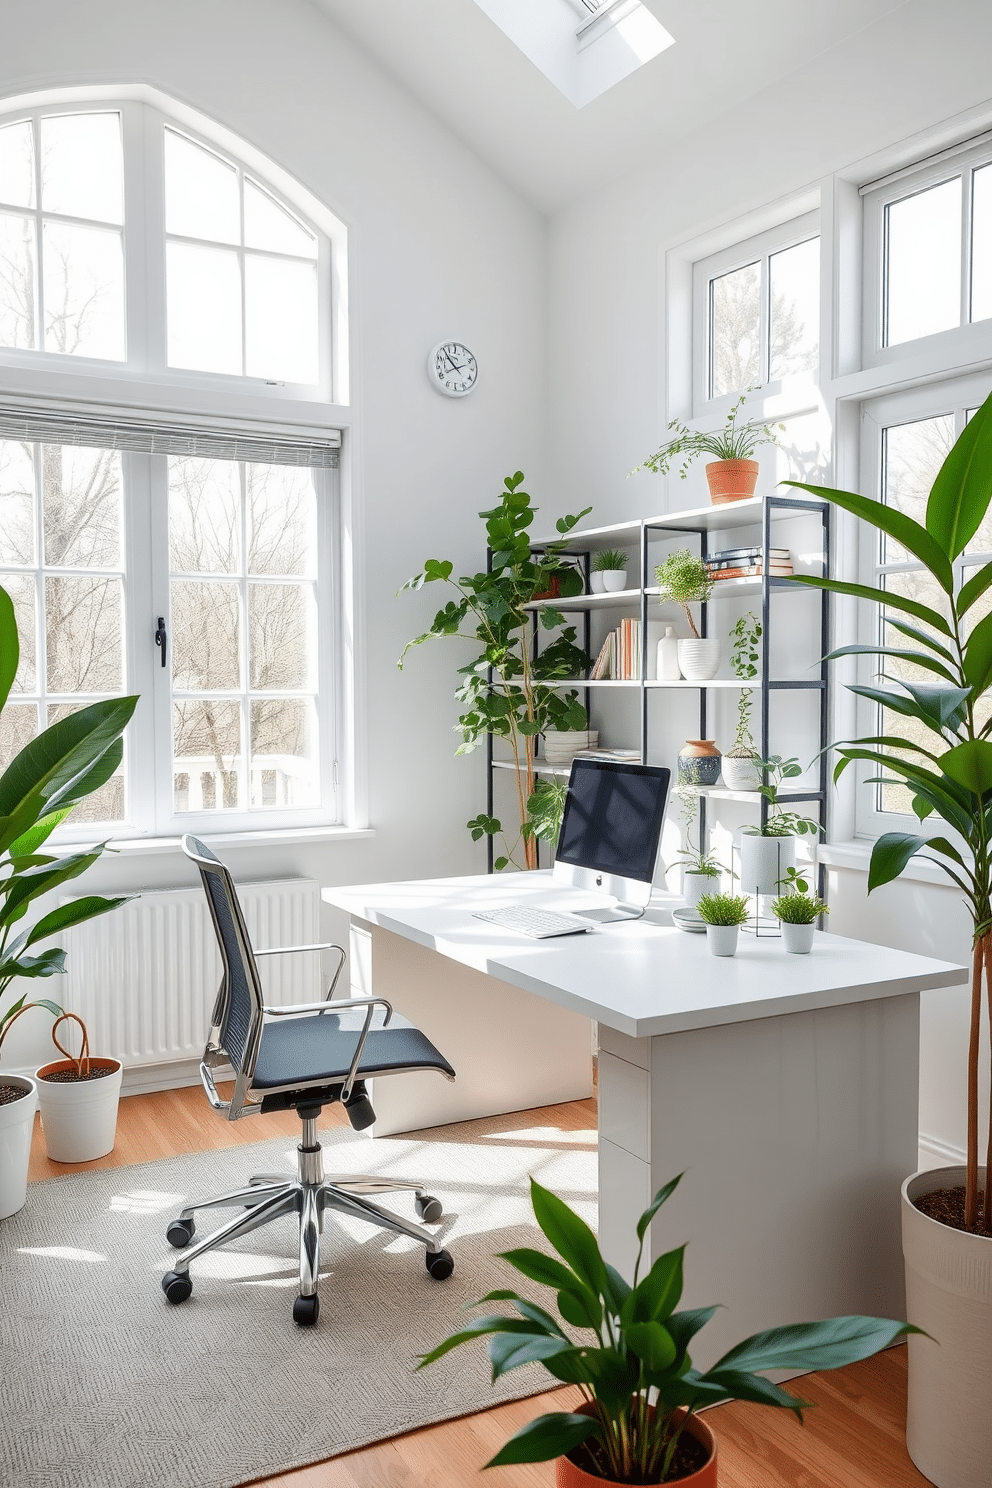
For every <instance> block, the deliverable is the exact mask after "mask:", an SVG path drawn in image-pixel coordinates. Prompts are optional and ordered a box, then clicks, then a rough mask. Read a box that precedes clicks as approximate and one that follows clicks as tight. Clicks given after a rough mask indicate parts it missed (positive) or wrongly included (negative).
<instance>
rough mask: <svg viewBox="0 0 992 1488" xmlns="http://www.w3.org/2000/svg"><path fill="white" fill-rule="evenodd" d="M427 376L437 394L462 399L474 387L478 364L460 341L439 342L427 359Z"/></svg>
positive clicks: (477, 374)
mask: <svg viewBox="0 0 992 1488" xmlns="http://www.w3.org/2000/svg"><path fill="white" fill-rule="evenodd" d="M427 375H428V377H429V378H430V380H431V382H432V384H433V386H434V387H435V388H436V389H437V391H438V392H439V393H444V394H445V395H446V396H447V397H449V398H464V397H465V396H466V394H468V393H470V392H471V391H472V389H473V388H474V387H475V384H476V381H477V380H478V376H479V364H478V362H477V361H476V360H475V357H474V356H473V355H472V353H471V352H470V351H469V349H468V347H467V346H463V345H462V343H461V342H460V341H439V342H438V344H437V346H435V347H434V349H433V351H432V352H431V354H430V356H429V357H428V358H427Z"/></svg>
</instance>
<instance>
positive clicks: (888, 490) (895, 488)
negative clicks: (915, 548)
mask: <svg viewBox="0 0 992 1488" xmlns="http://www.w3.org/2000/svg"><path fill="white" fill-rule="evenodd" d="M882 441H883V442H882V453H883V466H882V468H883V472H884V477H883V487H882V499H883V500H884V501H885V502H887V504H888V505H889V506H895V507H898V508H899V510H900V511H903V512H905V513H906V515H907V516H909V517H912V519H913V521H914V522H919V523H921V524H922V523H923V522H924V521H925V519H926V507H927V498H928V496H929V495H930V487H931V486H932V485H933V483H934V481H935V479H936V477H937V472H938V470H939V469H940V467H941V465H943V463H944V461H945V459H946V458H947V455H948V453H949V451H950V448H951V445H952V444H953V443H954V418H953V415H952V414H949V413H947V414H941V415H940V416H939V417H938V418H930V419H919V420H917V422H916V423H912V424H896V425H894V426H893V427H892V428H890V429H885V430H883V434H882ZM882 542H883V548H882V562H883V563H899V562H902V561H903V560H904V559H906V558H909V557H911V554H909V553H907V552H906V549H905V548H904V547H903V546H902V544H901V543H897V542H894V541H893V539H892V538H890V537H884V538H883V539H882Z"/></svg>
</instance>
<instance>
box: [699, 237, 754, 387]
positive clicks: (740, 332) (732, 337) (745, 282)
mask: <svg viewBox="0 0 992 1488" xmlns="http://www.w3.org/2000/svg"><path fill="white" fill-rule="evenodd" d="M710 340H711V346H712V370H711V374H710V382H711V386H710V397H712V398H719V397H721V396H722V395H723V394H724V393H741V392H743V391H744V389H745V388H749V387H754V386H756V385H757V384H758V383H760V382H761V265H760V264H757V263H754V264H748V265H747V266H746V268H743V269H735V270H734V272H733V273H732V274H722V275H721V276H720V278H719V279H713V280H711V281H710Z"/></svg>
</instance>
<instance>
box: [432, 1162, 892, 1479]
mask: <svg viewBox="0 0 992 1488" xmlns="http://www.w3.org/2000/svg"><path fill="white" fill-rule="evenodd" d="M680 1177H681V1174H680V1175H679V1178H680ZM679 1178H673V1179H672V1180H671V1182H669V1183H666V1184H665V1186H664V1188H662V1189H660V1190H659V1191H658V1193H656V1194H655V1196H654V1198H653V1200H652V1201H651V1204H650V1206H649V1207H648V1208H647V1209H646V1210H645V1211H644V1213H643V1214H642V1215H641V1217H640V1219H639V1220H638V1223H637V1238H638V1240H639V1241H640V1246H639V1248H638V1252H637V1262H636V1264H635V1266H634V1273H633V1286H631V1285H630V1284H629V1283H628V1282H627V1281H626V1280H625V1278H624V1277H622V1276H621V1275H620V1273H619V1272H618V1271H617V1270H615V1269H614V1267H613V1266H610V1265H608V1264H607V1263H606V1262H605V1261H604V1259H603V1257H602V1254H601V1252H600V1249H599V1246H598V1244H597V1242H596V1237H595V1235H594V1234H593V1233H592V1231H591V1230H590V1229H589V1227H588V1225H587V1224H585V1222H584V1221H583V1220H582V1219H580V1218H579V1216H578V1215H577V1214H576V1213H575V1212H574V1210H572V1209H570V1208H569V1207H568V1205H567V1204H565V1203H563V1201H562V1200H561V1199H559V1198H558V1197H557V1195H555V1194H553V1193H551V1192H550V1190H548V1189H546V1188H542V1186H541V1185H540V1184H539V1183H538V1182H536V1180H535V1179H533V1178H532V1179H531V1183H530V1189H531V1202H532V1203H533V1205H534V1215H535V1217H536V1219H537V1222H538V1224H539V1225H540V1227H541V1229H542V1230H543V1232H544V1234H545V1236H546V1237H547V1239H548V1241H549V1242H550V1244H551V1246H552V1248H553V1250H554V1251H555V1252H556V1254H555V1255H548V1254H547V1252H546V1251H543V1250H532V1249H528V1248H521V1249H519V1250H509V1251H504V1252H503V1255H502V1259H503V1260H505V1261H508V1262H509V1264H510V1265H511V1266H513V1267H514V1268H515V1269H516V1270H517V1271H519V1272H521V1273H522V1274H523V1275H524V1276H525V1277H527V1279H528V1280H529V1281H532V1282H536V1283H537V1284H538V1285H539V1286H544V1287H550V1288H551V1291H552V1292H554V1293H555V1294H556V1299H557V1305H558V1311H559V1313H560V1315H561V1318H562V1323H559V1322H558V1320H557V1318H555V1317H554V1316H553V1315H552V1314H551V1313H550V1312H548V1311H546V1310H545V1309H544V1308H543V1307H539V1306H537V1305H536V1304H535V1303H534V1302H531V1301H529V1300H528V1299H527V1298H525V1297H521V1296H518V1294H517V1293H516V1292H513V1291H503V1290H500V1291H495V1292H489V1293H488V1295H487V1296H485V1297H483V1298H482V1299H481V1302H506V1303H509V1304H510V1305H511V1306H512V1307H513V1308H514V1309H515V1310H516V1314H517V1315H516V1316H514V1315H512V1314H511V1315H507V1314H506V1313H500V1312H496V1313H489V1314H487V1315H485V1316H483V1317H478V1318H476V1319H475V1320H474V1321H473V1322H470V1323H469V1324H468V1325H467V1326H466V1327H464V1328H462V1329H460V1330H459V1331H458V1332H457V1333H453V1334H452V1335H451V1337H450V1338H446V1339H445V1340H444V1342H443V1343H440V1344H438V1346H437V1347H436V1348H434V1349H431V1350H430V1352H429V1353H425V1354H423V1355H421V1359H420V1363H419V1365H418V1366H417V1367H418V1368H419V1369H423V1368H424V1367H425V1366H426V1365H428V1364H432V1363H434V1361H435V1360H437V1359H440V1358H441V1357H442V1356H443V1355H444V1354H447V1353H448V1352H450V1350H451V1349H453V1348H456V1347H457V1346H458V1345H459V1344H462V1343H467V1342H470V1341H471V1340H473V1339H476V1338H480V1337H485V1336H488V1338H489V1345H488V1347H489V1358H490V1361H491V1363H492V1372H493V1382H494V1383H495V1381H496V1380H497V1379H499V1378H500V1377H501V1376H502V1375H504V1374H507V1373H508V1372H509V1371H510V1370H511V1369H517V1368H518V1367H519V1366H520V1365H521V1364H530V1363H540V1364H542V1365H543V1366H544V1368H545V1369H546V1370H547V1371H548V1372H549V1374H551V1375H552V1377H553V1378H554V1379H555V1381H556V1382H561V1381H564V1382H565V1383H567V1384H572V1385H578V1386H579V1388H580V1390H581V1391H582V1395H583V1397H584V1399H583V1404H582V1405H581V1406H579V1408H578V1409H577V1410H575V1411H555V1412H550V1413H549V1414H547V1415H543V1416H538V1417H537V1419H536V1420H534V1421H531V1422H529V1423H528V1424H527V1425H526V1426H524V1427H523V1428H522V1429H521V1430H520V1431H518V1432H517V1434H516V1435H515V1436H513V1437H511V1438H510V1440H509V1441H508V1442H507V1443H506V1444H505V1446H503V1447H501V1448H500V1450H499V1451H498V1452H497V1453H496V1456H495V1457H493V1458H492V1459H491V1460H490V1461H489V1462H487V1463H486V1466H487V1467H509V1466H515V1465H516V1464H517V1463H522V1462H549V1461H551V1460H552V1459H553V1458H557V1463H556V1482H557V1484H558V1488H596V1485H597V1484H604V1483H612V1484H625V1483H641V1484H661V1483H673V1482H677V1483H679V1484H681V1485H682V1488H716V1483H717V1467H716V1441H715V1439H714V1436H713V1432H712V1431H711V1429H710V1427H709V1425H708V1423H707V1422H706V1421H704V1420H703V1419H701V1417H700V1415H699V1411H700V1410H701V1409H703V1408H704V1407H707V1406H711V1405H720V1404H721V1403H722V1402H723V1401H727V1400H747V1401H753V1402H754V1403H756V1404H759V1405H769V1406H779V1407H782V1408H784V1409H786V1410H791V1411H793V1412H794V1413H795V1414H796V1416H798V1418H799V1420H800V1421H802V1413H803V1411H804V1410H806V1409H808V1408H809V1402H808V1401H805V1400H803V1399H802V1398H801V1397H800V1396H798V1395H790V1394H789V1393H788V1392H787V1391H785V1390H783V1389H782V1388H781V1387H780V1386H779V1385H776V1384H773V1383H772V1382H771V1380H769V1379H766V1378H765V1377H764V1376H765V1375H766V1374H767V1373H768V1372H769V1371H771V1370H776V1369H791V1370H804V1371H811V1370H822V1369H837V1368H841V1367H843V1366H844V1365H846V1364H853V1363H855V1362H857V1361H858V1360H860V1359H868V1358H870V1357H871V1356H872V1355H873V1354H877V1353H878V1352H879V1351H880V1350H881V1349H884V1348H888V1347H889V1346H890V1345H891V1344H893V1343H894V1342H895V1341H896V1340H897V1339H898V1338H900V1337H902V1336H903V1334H906V1333H914V1332H918V1331H919V1330H918V1329H915V1328H912V1327H911V1326H910V1324H909V1323H900V1322H893V1321H891V1320H890V1319H888V1318H872V1317H837V1318H827V1319H826V1320H825V1321H823V1322H815V1323H793V1324H791V1325H789V1326H786V1327H783V1328H770V1329H768V1330H767V1332H763V1333H756V1334H755V1335H754V1337H753V1338H748V1339H746V1340H745V1341H744V1342H743V1343H739V1344H738V1345H737V1346H736V1348H732V1349H731V1350H730V1351H729V1352H728V1353H726V1354H724V1356H723V1358H721V1359H719V1360H717V1362H716V1363H715V1364H714V1365H713V1367H712V1368H711V1369H709V1370H708V1371H706V1373H702V1372H701V1371H699V1370H698V1369H694V1368H693V1367H692V1360H691V1358H690V1356H689V1344H690V1343H691V1342H692V1339H693V1338H694V1337H695V1335H696V1334H697V1333H698V1332H699V1330H700V1329H701V1328H703V1327H705V1325H706V1324H707V1323H708V1322H709V1320H710V1318H711V1317H712V1316H713V1314H714V1312H715V1311H716V1308H715V1307H702V1308H694V1309H692V1310H690V1311H684V1312H677V1311H676V1308H677V1307H678V1304H679V1300H680V1298H681V1296H682V1263H683V1256H684V1253H685V1246H684V1245H680V1246H679V1247H678V1248H677V1249H676V1250H670V1251H667V1252H666V1253H665V1254H664V1255H660V1256H659V1257H658V1258H657V1260H656V1261H655V1262H654V1264H653V1265H652V1266H651V1268H650V1269H649V1270H648V1272H647V1274H646V1275H645V1276H643V1277H642V1276H641V1274H640V1273H641V1260H642V1256H643V1251H644V1242H645V1238H646V1236H647V1233H648V1229H649V1226H650V1224H651V1221H652V1220H653V1219H654V1216H655V1215H656V1214H657V1212H658V1210H659V1209H660V1208H661V1206H662V1204H664V1203H665V1202H666V1200H667V1199H669V1198H670V1197H671V1195H672V1194H673V1193H674V1192H675V1189H676V1187H677V1186H678V1183H679ZM563 1324H564V1325H566V1326H563ZM710 1419H712V1418H710Z"/></svg>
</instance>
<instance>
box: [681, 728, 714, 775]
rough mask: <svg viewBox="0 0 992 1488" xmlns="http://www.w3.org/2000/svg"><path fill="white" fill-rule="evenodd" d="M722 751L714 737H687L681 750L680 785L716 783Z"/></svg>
mask: <svg viewBox="0 0 992 1488" xmlns="http://www.w3.org/2000/svg"><path fill="white" fill-rule="evenodd" d="M719 779H720V751H719V749H717V747H716V744H715V743H714V742H713V740H712V739H686V741H685V743H684V744H683V745H682V748H681V749H680V750H679V785H716V783H717V781H718V780H719Z"/></svg>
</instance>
